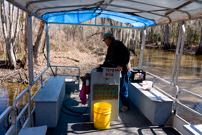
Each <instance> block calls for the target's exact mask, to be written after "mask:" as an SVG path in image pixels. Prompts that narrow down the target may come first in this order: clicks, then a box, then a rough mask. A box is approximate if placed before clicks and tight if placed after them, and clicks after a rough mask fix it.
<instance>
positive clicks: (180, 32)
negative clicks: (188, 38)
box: [171, 23, 182, 86]
mask: <svg viewBox="0 0 202 135" xmlns="http://www.w3.org/2000/svg"><path fill="white" fill-rule="evenodd" d="M181 38H182V23H180V30H179V36H178V42H177V48H176V53H175V61H174V66H173V72H172V78H171V79H172V80H171V84H172V86H175V84H174V77H175V73H176V65H177V61H178V56H179V48H180V43H181Z"/></svg>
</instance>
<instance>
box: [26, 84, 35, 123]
mask: <svg viewBox="0 0 202 135" xmlns="http://www.w3.org/2000/svg"><path fill="white" fill-rule="evenodd" d="M31 87H32V86H31V85H29V88H28V89H29V90H28V93H27V101H28V103H29V106H28V118H30V121H29V123H28V126H29V127H31V126H34V125H33V124H31V123H33V121H32V120H33V119H32V116H31V111H32V110H31Z"/></svg>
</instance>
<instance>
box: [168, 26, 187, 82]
mask: <svg viewBox="0 0 202 135" xmlns="http://www.w3.org/2000/svg"><path fill="white" fill-rule="evenodd" d="M185 34H186V28H185V25H184V22H181V23H180V30H179V36H178V42H177V48H176V53H175V61H174V66H173V72H172V78H171V85H172V86H176V85H177V83H178V75H179V69H180V65H181V58H182V53H183V49H184V40H185Z"/></svg>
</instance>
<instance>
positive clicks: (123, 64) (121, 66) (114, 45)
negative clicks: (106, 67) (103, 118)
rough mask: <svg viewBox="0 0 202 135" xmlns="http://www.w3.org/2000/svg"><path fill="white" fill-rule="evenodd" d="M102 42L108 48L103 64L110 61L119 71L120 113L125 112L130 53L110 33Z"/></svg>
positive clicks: (106, 34) (127, 104) (127, 101)
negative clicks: (120, 76)
mask: <svg viewBox="0 0 202 135" xmlns="http://www.w3.org/2000/svg"><path fill="white" fill-rule="evenodd" d="M103 41H104V42H105V44H106V45H107V46H108V50H107V55H106V58H105V62H107V61H111V62H112V64H113V65H114V66H115V67H116V70H118V71H121V75H122V78H121V82H120V97H121V101H122V104H123V106H122V108H121V111H122V112H125V111H127V110H128V107H129V100H128V78H129V76H130V74H131V72H130V66H129V60H130V52H129V50H128V48H127V47H126V46H125V45H124V44H123V43H122V42H121V41H118V40H115V38H114V36H113V34H112V33H110V32H108V33H105V34H104V37H103Z"/></svg>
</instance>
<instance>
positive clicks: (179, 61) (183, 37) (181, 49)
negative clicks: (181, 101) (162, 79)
mask: <svg viewBox="0 0 202 135" xmlns="http://www.w3.org/2000/svg"><path fill="white" fill-rule="evenodd" d="M185 33H186V29H185V26H184V24H183V25H182V41H181V46H180V54H179V60H178V65H177V71H176V75H175V84H177V83H178V74H179V69H180V63H181V58H182V53H183V49H184V39H185Z"/></svg>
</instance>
